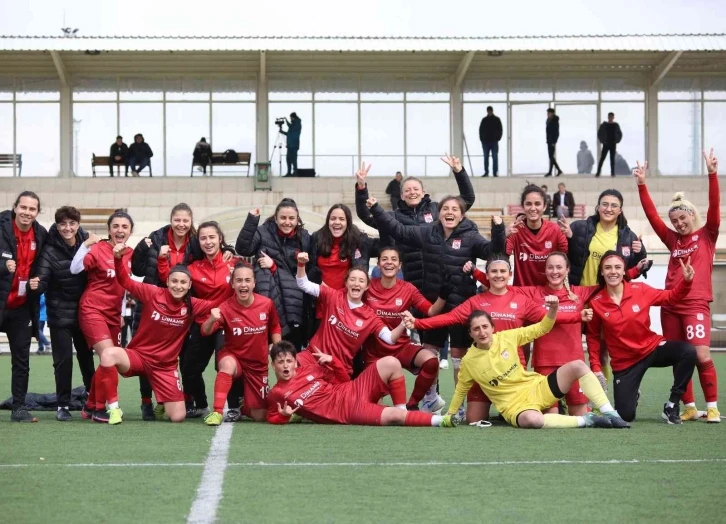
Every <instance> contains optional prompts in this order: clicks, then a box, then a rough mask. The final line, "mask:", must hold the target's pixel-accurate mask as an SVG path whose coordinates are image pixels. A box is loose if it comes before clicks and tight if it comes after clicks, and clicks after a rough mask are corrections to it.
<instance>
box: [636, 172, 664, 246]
mask: <svg viewBox="0 0 726 524" xmlns="http://www.w3.org/2000/svg"><path fill="white" fill-rule="evenodd" d="M647 170H648V162H647V161H646V162H644V163H643V165H642V166H641V165H640V162H637V167H636V168H635V169H633V176H634V177H635V181H636V183H637V184H638V195H639V196H640V204H641V205H642V206H643V211H645V217H646V218H647V219H648V222H650V226H651V227H652V228H653V231H655V234H656V235H658V238H660V240H661V242H663V243H664V244H665V245H666V246H667V247H669V249H670V246H668V235H669V234H670V229H668V226H667V225H666V223H665V222H664V221H663V219H662V218H661V217H660V216H659V215H658V209H657V208H656V207H655V203H653V199H652V198H650V193H648V187H647V186H646V185H645V174H646V171H647Z"/></svg>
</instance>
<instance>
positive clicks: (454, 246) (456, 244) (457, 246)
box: [451, 238, 461, 249]
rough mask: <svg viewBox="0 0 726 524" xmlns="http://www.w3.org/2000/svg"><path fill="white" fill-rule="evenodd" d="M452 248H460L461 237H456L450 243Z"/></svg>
mask: <svg viewBox="0 0 726 524" xmlns="http://www.w3.org/2000/svg"><path fill="white" fill-rule="evenodd" d="M451 247H452V248H453V249H461V239H458V238H457V239H456V240H454V241H453V242H452V243H451Z"/></svg>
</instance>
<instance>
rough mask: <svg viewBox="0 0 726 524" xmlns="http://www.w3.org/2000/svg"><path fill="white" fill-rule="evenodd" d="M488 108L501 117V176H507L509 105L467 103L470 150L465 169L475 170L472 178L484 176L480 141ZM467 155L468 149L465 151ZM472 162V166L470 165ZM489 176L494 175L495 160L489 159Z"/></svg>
mask: <svg viewBox="0 0 726 524" xmlns="http://www.w3.org/2000/svg"><path fill="white" fill-rule="evenodd" d="M487 106H492V109H493V110H494V114H495V115H496V116H498V117H499V119H500V120H501V121H502V139H501V140H500V141H499V155H498V158H497V160H498V163H499V173H498V174H499V176H507V168H508V158H507V143H508V139H507V128H508V124H509V122H508V117H507V104H506V103H501V102H500V103H496V102H492V103H487V102H484V103H480V104H473V103H466V104H464V137H465V138H466V145H467V147H468V148H469V153H468V155H467V159H466V162H465V163H464V167H465V168H466V169H467V170H470V169H472V168H473V169H474V172H473V173H470V174H471V175H472V176H476V175H481V174H484V150H483V148H482V144H481V142H480V141H479V125H480V124H481V121H482V118H484V117H485V116H486V114H487ZM464 153H466V149H465V150H464ZM469 160H471V166H470V165H469ZM489 174H490V175H493V174H494V165H493V160H492V158H491V157H489Z"/></svg>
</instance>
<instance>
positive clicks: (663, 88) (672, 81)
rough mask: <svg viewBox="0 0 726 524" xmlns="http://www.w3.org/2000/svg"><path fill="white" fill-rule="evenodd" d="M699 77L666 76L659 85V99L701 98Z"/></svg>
mask: <svg viewBox="0 0 726 524" xmlns="http://www.w3.org/2000/svg"><path fill="white" fill-rule="evenodd" d="M700 98H701V83H700V82H699V79H698V78H664V79H663V80H662V81H661V83H660V84H659V85H658V100H700Z"/></svg>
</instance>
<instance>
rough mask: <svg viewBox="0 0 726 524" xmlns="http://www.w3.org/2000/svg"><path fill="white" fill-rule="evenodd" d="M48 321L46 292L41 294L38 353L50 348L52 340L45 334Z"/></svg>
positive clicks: (40, 353)
mask: <svg viewBox="0 0 726 524" xmlns="http://www.w3.org/2000/svg"><path fill="white" fill-rule="evenodd" d="M47 321H48V315H47V314H46V309H45V293H43V294H42V295H40V313H39V314H38V355H42V354H43V353H44V352H45V348H48V349H50V340H48V337H46V336H45V333H43V330H45V323H46V322H47Z"/></svg>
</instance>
